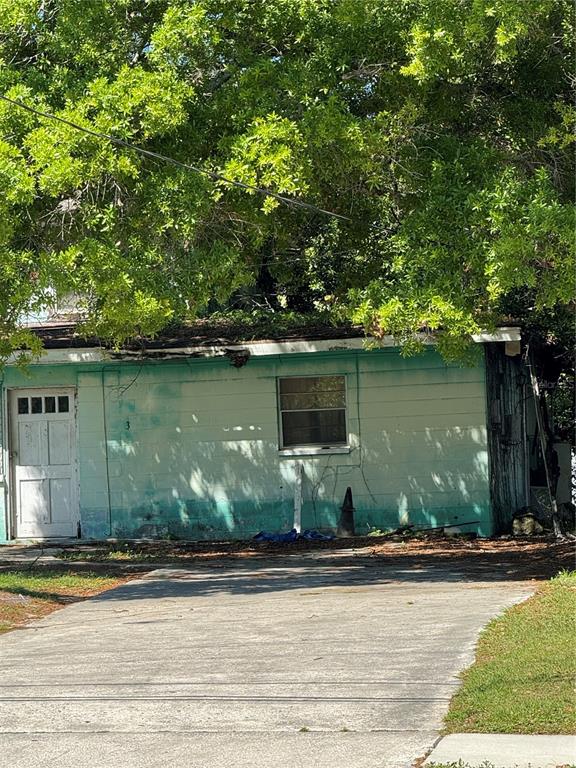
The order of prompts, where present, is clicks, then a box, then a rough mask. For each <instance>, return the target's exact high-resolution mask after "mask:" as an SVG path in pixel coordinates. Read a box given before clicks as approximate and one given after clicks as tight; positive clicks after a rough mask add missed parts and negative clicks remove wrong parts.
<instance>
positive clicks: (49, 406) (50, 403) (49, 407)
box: [44, 397, 56, 413]
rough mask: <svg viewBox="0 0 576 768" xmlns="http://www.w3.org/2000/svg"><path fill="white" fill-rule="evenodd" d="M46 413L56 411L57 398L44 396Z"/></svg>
mask: <svg viewBox="0 0 576 768" xmlns="http://www.w3.org/2000/svg"><path fill="white" fill-rule="evenodd" d="M44 413H56V398H55V397H45V398H44Z"/></svg>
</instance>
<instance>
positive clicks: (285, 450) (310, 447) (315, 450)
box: [276, 373, 350, 456]
mask: <svg viewBox="0 0 576 768" xmlns="http://www.w3.org/2000/svg"><path fill="white" fill-rule="evenodd" d="M335 376H338V377H339V378H342V379H343V380H344V408H300V409H297V410H296V409H295V410H293V411H289V410H286V409H284V408H282V400H281V395H282V393H281V392H280V382H281V381H283V380H284V379H323V378H334V377H335ZM276 407H277V409H278V438H279V440H278V453H279V454H280V455H281V456H314V455H318V454H322V455H325V454H327V453H328V454H329V453H350V433H349V429H348V407H349V403H348V376H347V375H346V374H345V373H312V374H305V375H299V374H290V375H288V376H277V377H276ZM341 410H343V411H344V430H345V442H343V443H328V444H324V443H306V444H304V445H285V444H284V426H283V421H282V414H283V413H298V412H301V411H341Z"/></svg>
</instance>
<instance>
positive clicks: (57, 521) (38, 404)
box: [10, 389, 78, 538]
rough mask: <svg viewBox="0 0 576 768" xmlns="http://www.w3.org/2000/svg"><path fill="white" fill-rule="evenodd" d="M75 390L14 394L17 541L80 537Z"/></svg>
mask: <svg viewBox="0 0 576 768" xmlns="http://www.w3.org/2000/svg"><path fill="white" fill-rule="evenodd" d="M74 405H75V404H74V390H73V389H42V390H40V389H16V390H12V391H11V393H10V427H11V429H10V433H11V434H10V437H11V441H10V459H11V466H12V483H13V486H12V487H13V495H12V498H13V500H14V509H15V519H16V536H17V537H18V538H46V537H50V536H76V534H77V526H78V489H77V487H76V439H75V438H76V429H75V422H74V412H75V407H74Z"/></svg>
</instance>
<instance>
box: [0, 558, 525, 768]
mask: <svg viewBox="0 0 576 768" xmlns="http://www.w3.org/2000/svg"><path fill="white" fill-rule="evenodd" d="M456 568H457V566H453V567H450V566H439V567H436V568H423V569H418V568H416V569H414V568H410V569H406V570H401V569H399V568H398V566H386V564H382V561H376V560H375V559H374V558H370V557H367V556H363V557H358V556H352V553H335V552H330V553H300V554H297V555H293V556H290V557H276V558H270V559H268V560H263V559H260V558H252V559H248V560H246V561H241V562H240V561H239V562H234V561H227V562H226V563H224V562H223V561H220V562H219V563H212V564H207V565H199V566H197V567H195V568H193V569H187V570H185V571H184V570H167V569H164V570H157V571H155V572H153V573H151V574H150V575H149V576H147V577H146V578H143V579H140V580H139V581H133V582H131V583H129V584H127V585H125V586H122V587H120V588H118V589H115V590H112V591H110V592H107V593H104V594H103V595H100V596H99V597H97V598H93V599H91V600H89V601H87V602H84V603H81V604H77V605H74V606H72V607H69V608H66V609H64V610H62V611H59V612H57V613H55V614H53V615H52V616H50V617H49V618H46V619H43V620H42V621H40V622H37V623H35V624H32V625H30V626H29V627H28V628H26V629H24V630H20V631H14V632H12V633H10V634H8V635H6V636H4V637H2V638H0V683H1V685H0V689H1V692H0V743H1V744H2V749H1V750H0V766H2V768H4V766H6V768H8V766H9V767H10V768H31V767H32V766H38V767H40V766H43V767H44V766H57V767H58V768H68V767H70V768H72V766H73V767H74V768H100V767H102V768H103V767H104V766H106V767H107V768H109V767H111V768H115V767H116V766H119V767H121V768H130V767H131V766H139V767H140V766H141V767H146V768H152V767H154V768H156V767H158V768H159V767H160V766H173V767H177V768H180V767H182V768H184V766H185V767H186V768H222V767H227V766H230V767H234V768H248V766H249V767H250V768H275V767H276V766H277V767H278V768H296V767H298V768H340V767H342V768H344V767H345V768H377V767H378V768H400V766H402V768H404V767H405V766H410V765H412V763H413V761H414V760H415V759H416V758H417V757H419V756H421V755H423V754H424V753H425V752H426V751H427V750H428V749H430V748H431V746H432V745H433V743H434V742H435V740H436V738H437V731H438V729H439V728H440V725H441V720H442V717H443V715H444V713H445V712H446V709H447V707H448V702H449V700H450V697H451V696H452V694H453V693H454V691H455V690H456V687H457V684H458V683H457V677H456V676H457V673H458V672H459V671H460V670H461V669H463V668H464V667H466V666H467V665H468V664H469V663H470V661H471V659H472V654H473V648H474V644H475V641H476V638H477V635H478V632H479V630H480V629H481V627H482V626H483V625H484V624H485V623H486V622H487V621H488V620H489V619H490V618H492V617H493V616H494V615H496V614H498V613H500V612H501V611H502V610H503V609H504V608H505V607H507V606H509V605H511V604H512V603H514V602H517V601H518V600H520V599H522V598H524V597H526V596H527V595H528V594H529V592H530V588H529V586H528V585H527V584H523V583H521V582H511V581H498V580H497V579H495V580H487V579H486V578H484V577H478V576H476V577H470V578H474V579H475V580H469V579H468V578H467V576H466V574H464V573H459V572H458V570H456ZM480 578H482V580H479V579H480Z"/></svg>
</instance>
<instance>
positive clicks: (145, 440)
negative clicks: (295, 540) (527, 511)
mask: <svg viewBox="0 0 576 768" xmlns="http://www.w3.org/2000/svg"><path fill="white" fill-rule="evenodd" d="M336 373H338V374H345V375H346V380H347V401H348V429H349V433H350V443H351V451H350V453H348V454H332V455H324V456H299V457H283V456H280V455H279V453H278V415H277V403H276V379H277V377H278V376H290V375H315V374H319V375H321V374H336ZM32 374H33V377H34V378H33V381H31V380H30V379H22V375H21V374H19V373H18V372H17V371H14V370H11V369H8V370H7V372H6V376H5V385H6V386H7V387H13V386H50V385H51V384H52V385H58V386H62V385H64V384H75V385H76V386H77V388H78V400H77V416H78V462H79V464H78V466H79V476H80V504H81V517H82V532H83V536H85V537H94V538H101V537H107V536H110V535H112V536H118V537H137V536H165V535H168V534H172V535H175V536H178V537H187V538H229V537H246V536H252V535H253V534H254V533H256V532H257V531H259V530H261V529H267V530H287V529H289V528H290V527H291V525H292V514H293V512H292V510H293V494H294V478H295V471H296V465H297V463H302V464H303V466H304V483H303V493H304V506H303V518H302V524H303V527H305V528H321V529H324V528H333V527H335V526H336V524H337V521H338V516H339V507H340V505H341V504H342V499H343V496H344V492H345V490H346V487H347V486H351V487H352V491H353V495H354V505H355V507H356V530H357V532H358V533H367V532H368V531H370V530H371V529H373V528H389V527H395V526H397V525H398V524H404V523H415V524H416V525H430V526H433V525H441V524H453V523H458V524H464V523H468V522H471V523H473V526H472V528H471V529H473V530H477V531H478V532H479V533H481V534H482V535H488V534H489V533H490V532H491V522H490V503H489V482H488V460H487V448H486V414H485V384H484V369H483V366H479V367H477V368H459V367H452V366H446V365H445V364H444V362H443V361H442V359H441V358H440V356H439V355H438V354H437V353H436V352H435V351H433V350H429V351H427V352H426V353H425V354H424V355H422V356H419V357H415V358H409V359H404V358H402V357H400V355H399V354H398V352H397V351H395V350H375V351H370V352H369V351H362V352H357V353H356V352H339V353H321V354H313V355H312V354H306V355H286V356H283V357H275V358H269V357H268V358H266V357H260V358H257V357H253V358H251V359H250V360H249V362H248V363H247V365H246V366H244V367H243V368H240V369H236V368H234V367H231V366H230V364H229V361H228V360H227V359H219V360H209V361H208V360H194V359H190V360H189V361H188V362H171V361H164V362H158V363H148V364H144V365H142V366H140V365H139V364H127V363H117V364H114V363H106V364H102V365H88V364H83V365H76V366H73V365H60V366H40V365H39V366H35V367H34V368H33V369H32Z"/></svg>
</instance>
